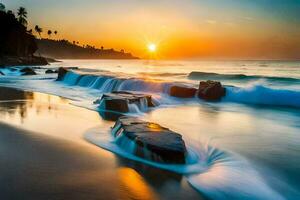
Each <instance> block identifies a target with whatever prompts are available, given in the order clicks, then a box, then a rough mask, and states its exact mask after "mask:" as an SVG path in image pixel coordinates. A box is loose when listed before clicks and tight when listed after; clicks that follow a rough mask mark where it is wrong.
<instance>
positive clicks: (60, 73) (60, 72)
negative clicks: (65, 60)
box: [56, 67, 68, 81]
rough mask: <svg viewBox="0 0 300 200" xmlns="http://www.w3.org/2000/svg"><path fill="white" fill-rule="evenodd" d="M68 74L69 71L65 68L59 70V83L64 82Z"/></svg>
mask: <svg viewBox="0 0 300 200" xmlns="http://www.w3.org/2000/svg"><path fill="white" fill-rule="evenodd" d="M67 73H68V69H66V68H64V67H60V68H58V75H57V79H56V80H57V81H62V80H64V77H65V75H66V74H67Z"/></svg>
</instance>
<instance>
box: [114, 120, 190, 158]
mask: <svg viewBox="0 0 300 200" xmlns="http://www.w3.org/2000/svg"><path fill="white" fill-rule="evenodd" d="M112 134H113V135H114V137H116V142H117V144H118V145H120V146H121V147H122V148H125V150H126V146H124V144H128V143H126V142H124V141H125V140H127V141H128V140H130V141H132V142H134V144H135V145H136V148H134V149H133V152H132V153H134V154H135V155H136V156H139V157H142V158H145V159H147V160H151V161H155V162H160V163H167V164H184V163H185V156H186V153H187V150H186V147H185V143H184V141H183V139H182V136H181V135H180V134H178V133H175V132H173V131H171V130H169V129H168V128H165V127H162V126H160V125H159V124H156V123H151V122H145V121H142V120H139V119H137V118H134V117H121V118H119V119H118V121H117V122H116V124H115V126H114V127H113V128H112ZM127 148H130V147H127Z"/></svg>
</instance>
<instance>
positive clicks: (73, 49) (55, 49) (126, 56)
mask: <svg viewBox="0 0 300 200" xmlns="http://www.w3.org/2000/svg"><path fill="white" fill-rule="evenodd" d="M36 43H37V46H38V50H37V51H36V53H35V54H36V55H41V56H43V57H48V58H54V59H85V60H87V59H97V60H102V59H103V60H107V59H123V60H133V59H139V58H138V57H135V56H133V55H132V54H131V53H127V52H125V51H124V50H120V51H116V50H114V49H106V48H104V47H101V48H100V49H98V48H95V47H93V46H89V45H85V46H80V45H79V44H76V43H74V42H73V43H71V42H69V41H68V40H51V39H36Z"/></svg>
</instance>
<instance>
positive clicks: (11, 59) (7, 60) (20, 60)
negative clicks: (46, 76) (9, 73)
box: [0, 56, 48, 66]
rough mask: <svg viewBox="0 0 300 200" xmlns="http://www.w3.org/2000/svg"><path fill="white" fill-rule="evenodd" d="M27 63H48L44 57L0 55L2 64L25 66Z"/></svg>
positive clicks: (0, 63)
mask: <svg viewBox="0 0 300 200" xmlns="http://www.w3.org/2000/svg"><path fill="white" fill-rule="evenodd" d="M25 65H30V66H33V65H48V62H47V61H46V59H45V58H43V57H36V56H28V57H18V56H0V66H25Z"/></svg>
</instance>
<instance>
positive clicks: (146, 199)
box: [117, 167, 158, 200]
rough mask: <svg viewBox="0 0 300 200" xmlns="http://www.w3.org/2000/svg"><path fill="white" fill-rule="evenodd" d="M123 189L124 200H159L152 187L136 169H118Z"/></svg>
mask: <svg viewBox="0 0 300 200" xmlns="http://www.w3.org/2000/svg"><path fill="white" fill-rule="evenodd" d="M117 174H118V177H119V179H120V184H121V188H122V190H123V191H124V193H122V194H121V195H124V196H121V198H122V199H140V200H156V199H158V198H157V197H156V195H155V193H154V192H153V191H152V189H151V187H149V185H148V184H147V182H146V181H145V180H144V179H143V177H142V176H141V175H140V174H138V173H137V172H136V171H135V170H134V169H131V168H128V167H122V168H120V169H118V173H117Z"/></svg>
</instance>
